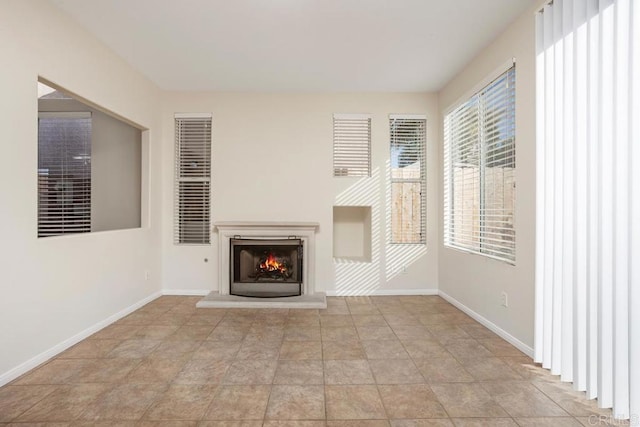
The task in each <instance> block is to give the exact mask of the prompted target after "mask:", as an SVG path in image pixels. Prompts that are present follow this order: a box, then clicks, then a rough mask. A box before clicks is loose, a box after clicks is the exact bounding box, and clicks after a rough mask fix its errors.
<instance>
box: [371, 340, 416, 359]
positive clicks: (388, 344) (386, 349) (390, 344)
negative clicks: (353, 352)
mask: <svg viewBox="0 0 640 427" xmlns="http://www.w3.org/2000/svg"><path fill="white" fill-rule="evenodd" d="M362 347H363V348H364V352H365V353H366V355H367V359H409V353H407V351H406V350H405V349H404V346H403V345H402V343H401V342H400V340H397V339H396V340H384V341H377V340H373V341H362Z"/></svg>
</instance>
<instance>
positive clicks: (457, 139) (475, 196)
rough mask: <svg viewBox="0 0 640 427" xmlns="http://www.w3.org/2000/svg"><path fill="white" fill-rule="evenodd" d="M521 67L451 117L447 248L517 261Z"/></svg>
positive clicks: (447, 138)
mask: <svg viewBox="0 0 640 427" xmlns="http://www.w3.org/2000/svg"><path fill="white" fill-rule="evenodd" d="M515 78H516V72H515V65H513V66H511V68H509V69H508V70H507V71H506V72H504V73H503V74H501V75H500V76H499V77H498V78H496V79H495V80H493V81H492V82H491V83H489V84H488V85H487V86H486V87H484V88H483V89H482V90H480V91H479V92H478V93H476V94H475V95H473V96H472V97H471V98H470V99H468V100H466V101H465V102H463V103H462V104H461V105H460V106H458V107H457V108H455V109H454V110H453V111H451V112H450V113H448V114H447V115H446V116H445V120H444V143H445V148H444V151H445V152H444V163H445V177H444V178H445V179H444V183H445V186H444V191H445V193H444V209H445V217H444V234H445V235H444V240H445V241H444V243H445V245H446V246H449V247H453V248H457V249H462V250H465V251H469V252H473V253H478V254H483V255H486V256H490V257H493V258H497V259H500V260H504V261H507V262H511V263H513V262H515V230H514V210H515V167H516V163H515V155H516V153H515Z"/></svg>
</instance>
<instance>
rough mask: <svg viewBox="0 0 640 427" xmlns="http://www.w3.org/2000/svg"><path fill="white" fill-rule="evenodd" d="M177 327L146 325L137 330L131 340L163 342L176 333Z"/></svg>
mask: <svg viewBox="0 0 640 427" xmlns="http://www.w3.org/2000/svg"><path fill="white" fill-rule="evenodd" d="M178 328H179V326H177V325H148V326H141V327H140V328H138V330H137V331H136V333H135V334H134V335H133V336H132V337H131V339H136V340H163V339H165V338H167V337H168V336H169V335H171V334H173V333H174V332H175V331H177V330H178Z"/></svg>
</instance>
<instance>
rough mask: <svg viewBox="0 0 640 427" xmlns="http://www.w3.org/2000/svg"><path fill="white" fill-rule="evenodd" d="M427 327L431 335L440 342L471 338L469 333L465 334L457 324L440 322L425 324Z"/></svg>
mask: <svg viewBox="0 0 640 427" xmlns="http://www.w3.org/2000/svg"><path fill="white" fill-rule="evenodd" d="M427 329H429V332H431V335H433V336H434V337H435V338H436V339H437V340H438V341H440V343H442V344H446V343H448V342H449V341H454V340H461V339H471V337H470V336H469V334H467V333H466V332H465V331H464V330H463V329H462V328H460V326H458V325H451V324H449V323H442V324H436V325H427Z"/></svg>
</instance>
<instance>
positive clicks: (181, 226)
mask: <svg viewBox="0 0 640 427" xmlns="http://www.w3.org/2000/svg"><path fill="white" fill-rule="evenodd" d="M175 132H176V156H175V158H176V183H175V184H176V189H175V191H176V194H175V242H176V243H178V244H209V242H210V233H211V231H210V229H209V213H210V201H211V115H193V116H181V115H180V116H178V115H176V118H175Z"/></svg>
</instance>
